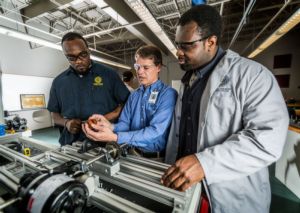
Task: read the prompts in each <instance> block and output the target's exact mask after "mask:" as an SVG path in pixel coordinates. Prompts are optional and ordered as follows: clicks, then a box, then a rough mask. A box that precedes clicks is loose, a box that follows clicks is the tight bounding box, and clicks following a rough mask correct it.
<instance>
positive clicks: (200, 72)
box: [181, 47, 224, 84]
mask: <svg viewBox="0 0 300 213" xmlns="http://www.w3.org/2000/svg"><path fill="white" fill-rule="evenodd" d="M223 55H224V50H223V49H222V48H221V47H218V50H217V53H216V55H215V56H214V58H213V59H212V60H211V61H210V62H208V63H207V64H205V65H203V66H201V67H199V68H197V69H194V70H191V71H188V72H186V73H185V74H184V76H183V77H182V79H181V82H182V83H184V84H189V81H190V78H191V76H192V75H193V73H195V74H196V76H197V78H198V79H199V78H203V76H205V75H207V74H209V73H210V72H211V71H212V68H213V67H214V66H215V65H216V64H217V63H218V62H219V59H220V58H221V57H223Z"/></svg>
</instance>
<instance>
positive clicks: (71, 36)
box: [61, 32, 89, 47]
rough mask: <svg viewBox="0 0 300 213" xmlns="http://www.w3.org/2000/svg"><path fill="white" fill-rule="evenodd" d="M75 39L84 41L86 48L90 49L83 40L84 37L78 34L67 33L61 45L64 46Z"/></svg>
mask: <svg viewBox="0 0 300 213" xmlns="http://www.w3.org/2000/svg"><path fill="white" fill-rule="evenodd" d="M75 39H81V40H82V41H84V43H85V45H86V47H89V45H88V43H87V41H86V40H85V39H84V38H83V36H82V35H81V34H79V33H77V32H69V33H66V34H65V35H64V36H63V37H62V39H61V45H63V43H64V41H72V40H75Z"/></svg>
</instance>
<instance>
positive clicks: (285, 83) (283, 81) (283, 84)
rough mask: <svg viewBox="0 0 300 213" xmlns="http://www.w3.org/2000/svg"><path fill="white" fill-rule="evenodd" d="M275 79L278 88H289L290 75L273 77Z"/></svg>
mask: <svg viewBox="0 0 300 213" xmlns="http://www.w3.org/2000/svg"><path fill="white" fill-rule="evenodd" d="M275 78H276V80H277V82H278V84H279V86H280V88H289V86H290V75H275Z"/></svg>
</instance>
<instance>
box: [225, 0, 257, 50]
mask: <svg viewBox="0 0 300 213" xmlns="http://www.w3.org/2000/svg"><path fill="white" fill-rule="evenodd" d="M255 1H256V0H251V1H250V2H249V4H248V6H247V9H246V11H245V12H244V15H243V17H242V19H241V21H240V24H239V26H238V28H237V29H236V31H235V34H234V36H233V38H232V40H231V42H230V44H229V46H228V48H230V47H231V46H232V45H233V44H234V42H235V40H236V39H237V37H238V35H239V33H240V32H241V30H242V28H243V26H244V25H245V23H246V18H247V16H248V15H249V14H250V12H251V10H252V8H253V6H254V4H255Z"/></svg>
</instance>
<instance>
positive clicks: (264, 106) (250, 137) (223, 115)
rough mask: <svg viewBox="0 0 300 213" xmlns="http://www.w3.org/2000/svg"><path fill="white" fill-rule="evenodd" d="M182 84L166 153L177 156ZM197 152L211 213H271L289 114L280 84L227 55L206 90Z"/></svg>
mask: <svg viewBox="0 0 300 213" xmlns="http://www.w3.org/2000/svg"><path fill="white" fill-rule="evenodd" d="M183 89H184V88H183V85H181V88H180V92H179V96H178V100H177V104H176V108H175V116H174V117H173V122H172V126H171V131H170V136H169V140H168V144H167V148H166V162H167V163H170V164H173V163H174V162H175V158H176V155H177V148H178V140H179V137H178V136H179V123H180V116H181V104H182V102H181V99H182V94H183ZM199 114H200V115H199V129H198V141H197V142H198V143H197V149H198V153H196V156H197V158H198V160H199V161H200V162H201V165H202V167H203V169H204V173H205V180H204V184H205V186H206V187H207V189H208V193H209V199H210V202H211V206H212V212H214V213H217V212H222V213H243V212H245V213H258V212H259V213H260V212H269V207H270V200H271V192H270V183H269V173H268V168H267V166H269V165H270V164H271V163H273V162H274V161H276V160H277V159H278V158H279V157H280V155H281V152H282V149H283V146H284V143H285V139H286V134H287V129H288V113H287V108H286V105H285V102H284V100H283V97H282V94H281V91H280V89H279V87H278V84H277V82H276V80H275V78H274V76H273V75H272V73H271V72H270V71H269V70H267V69H266V68H265V67H264V66H262V65H261V64H258V63H256V62H254V61H251V60H248V59H246V58H243V57H241V56H239V55H238V54H237V53H235V52H233V51H230V50H228V51H227V53H226V55H225V56H224V57H223V58H222V59H221V61H220V62H219V63H218V64H217V66H216V67H215V69H214V71H213V72H212V74H211V76H210V78H209V80H208V83H207V86H206V88H205V90H204V93H203V96H202V99H201V107H200V113H199Z"/></svg>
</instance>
